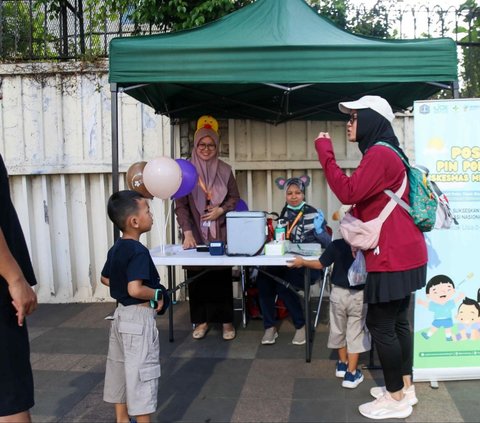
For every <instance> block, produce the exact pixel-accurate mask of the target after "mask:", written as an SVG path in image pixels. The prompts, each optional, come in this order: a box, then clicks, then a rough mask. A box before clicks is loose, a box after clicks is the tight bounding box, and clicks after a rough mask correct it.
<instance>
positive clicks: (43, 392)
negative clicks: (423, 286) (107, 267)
mask: <svg viewBox="0 0 480 423" xmlns="http://www.w3.org/2000/svg"><path fill="white" fill-rule="evenodd" d="M114 307H115V305H114V304H113V303H108V304H62V305H40V307H39V308H38V310H37V311H36V312H35V313H34V314H33V315H32V316H31V317H30V318H29V321H28V324H29V331H30V337H31V351H32V354H31V359H32V366H33V369H34V378H35V400H36V405H35V407H34V408H33V409H32V417H33V421H34V422H57V421H59V422H113V421H114V412H113V407H112V406H111V405H110V404H106V403H104V402H103V401H102V390H103V378H104V370H105V357H106V352H107V343H108V328H109V324H110V322H109V321H108V320H105V319H104V317H105V316H106V315H107V314H108V313H110V312H111V311H112V310H113V309H114ZM323 309H324V310H326V309H327V307H323ZM323 313H325V311H324V312H323ZM323 313H322V314H323ZM174 315H175V317H174V322H175V341H174V342H169V340H168V331H167V328H168V318H167V317H166V316H162V317H159V318H158V327H159V329H160V333H161V335H160V337H161V341H160V344H161V359H162V377H161V379H160V389H159V394H158V395H159V408H158V411H157V412H156V413H155V421H158V422H323V421H325V422H357V421H358V422H362V421H367V420H368V419H365V418H363V417H362V416H361V415H360V414H359V413H358V410H357V408H358V405H359V404H361V403H363V402H366V401H369V400H370V397H369V393H368V391H369V389H370V387H371V386H374V385H375V384H376V383H381V381H382V377H381V371H380V370H364V373H365V381H364V382H363V383H362V384H361V385H360V386H359V387H358V388H357V389H344V388H342V387H341V383H340V379H337V378H335V376H334V365H335V357H334V355H332V353H331V351H330V350H328V349H327V348H326V339H327V331H328V328H327V326H326V324H325V323H322V322H325V320H326V319H325V318H324V316H322V319H321V323H320V324H319V326H318V327H317V330H316V335H315V341H314V347H313V355H312V361H311V363H306V362H305V350H304V348H303V347H299V346H294V345H292V344H291V339H292V337H293V332H294V330H293V327H292V326H291V324H290V322H289V321H288V320H285V321H283V322H282V326H281V328H280V336H279V338H278V339H277V343H276V344H275V345H271V346H262V345H260V339H261V337H262V334H263V329H262V324H261V321H259V320H252V321H250V322H249V324H248V326H247V328H245V329H244V328H242V327H241V325H240V324H237V327H238V330H237V338H236V339H235V340H234V341H231V342H225V341H223V340H222V339H221V331H220V329H219V328H212V329H211V330H210V331H209V332H208V334H207V337H206V338H205V339H203V340H200V341H197V340H193V339H192V338H191V335H190V332H191V329H190V328H191V325H190V323H189V320H188V304H186V303H178V304H176V305H175V306H174ZM238 318H239V320H240V316H238ZM369 363H370V357H369V354H365V355H364V356H362V364H364V365H367V364H369ZM375 364H378V363H375ZM479 364H480V363H479ZM416 388H417V396H418V397H419V400H420V402H419V404H418V405H416V406H415V408H414V412H413V414H412V415H411V416H410V417H409V418H408V419H406V420H405V421H407V422H478V421H480V401H479V398H480V396H479V392H480V381H478V380H475V381H455V382H445V383H442V382H440V383H439V388H438V389H432V388H431V387H430V385H429V384H427V383H418V384H417V385H416ZM397 421H398V420H397Z"/></svg>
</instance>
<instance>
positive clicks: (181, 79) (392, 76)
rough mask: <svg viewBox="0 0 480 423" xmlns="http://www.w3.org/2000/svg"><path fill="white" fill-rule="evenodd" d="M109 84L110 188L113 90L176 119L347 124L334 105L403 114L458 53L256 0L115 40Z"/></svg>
mask: <svg viewBox="0 0 480 423" xmlns="http://www.w3.org/2000/svg"><path fill="white" fill-rule="evenodd" d="M109 81H110V83H111V84H110V85H111V91H112V137H113V140H112V141H113V147H112V148H113V180H114V184H115V181H116V180H117V179H118V159H117V155H118V146H117V143H118V133H117V126H118V122H117V119H118V115H117V95H118V92H126V93H128V94H129V95H130V96H132V97H134V98H136V99H137V100H139V101H141V102H143V103H145V104H148V105H150V106H151V107H152V108H153V109H154V110H155V111H156V112H157V113H160V114H164V115H167V116H169V117H170V118H171V119H172V120H173V121H175V120H176V119H179V118H190V119H193V118H197V117H198V116H200V115H204V114H212V115H214V116H216V117H218V118H237V119H256V120H262V121H266V122H270V123H273V124H277V123H282V122H285V121H287V120H291V119H297V120H298V119H302V120H344V119H345V115H342V114H340V113H339V111H338V108H337V104H338V102H339V101H343V100H349V99H356V98H358V97H360V96H362V95H365V94H376V95H381V96H382V97H384V98H386V99H387V100H388V101H389V102H390V104H391V105H392V107H393V108H394V109H395V110H401V109H405V108H406V107H408V106H411V105H412V104H413V101H414V100H417V99H424V98H428V97H429V96H430V95H432V94H433V93H435V92H437V91H438V90H440V89H441V88H450V89H454V87H456V81H457V56H456V46H455V42H454V41H453V40H452V39H450V38H440V39H424V40H380V39H375V38H370V37H363V36H357V35H353V34H351V33H349V32H347V31H344V30H342V29H340V28H338V27H337V26H335V25H334V24H332V23H331V22H330V21H329V20H327V19H325V18H323V17H321V16H319V15H318V14H317V13H316V12H315V11H314V10H313V9H312V8H311V7H310V6H309V5H308V4H306V3H305V2H304V0H258V1H256V2H255V3H252V4H250V5H249V6H246V7H244V8H242V9H240V10H238V11H236V12H233V13H231V14H229V15H227V16H224V17H223V18H221V19H219V20H217V21H215V22H212V23H210V24H207V25H204V26H202V27H199V28H195V29H192V30H186V31H179V32H174V33H167V34H159V35H152V36H139V37H128V38H115V39H113V40H112V41H111V43H110V75H109ZM115 188H117V189H118V185H117V186H115V185H114V191H115V190H116V189H115Z"/></svg>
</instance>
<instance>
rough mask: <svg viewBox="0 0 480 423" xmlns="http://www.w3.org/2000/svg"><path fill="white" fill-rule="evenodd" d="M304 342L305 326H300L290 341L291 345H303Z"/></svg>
mask: <svg viewBox="0 0 480 423" xmlns="http://www.w3.org/2000/svg"><path fill="white" fill-rule="evenodd" d="M305 342H307V341H306V340H305V326H302V327H301V328H300V329H297V330H296V331H295V336H294V337H293V339H292V344H293V345H304V344H305Z"/></svg>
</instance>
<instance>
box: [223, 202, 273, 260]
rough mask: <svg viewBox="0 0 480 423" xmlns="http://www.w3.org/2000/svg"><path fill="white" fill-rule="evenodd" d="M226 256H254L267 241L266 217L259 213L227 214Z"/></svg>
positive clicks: (233, 212) (263, 213) (234, 212)
mask: <svg viewBox="0 0 480 423" xmlns="http://www.w3.org/2000/svg"><path fill="white" fill-rule="evenodd" d="M226 217H227V255H229V256H254V255H256V254H259V253H261V252H262V249H263V245H264V244H265V241H266V239H267V216H266V214H265V212H259V211H242V212H237V211H231V212H228V213H227V216H226Z"/></svg>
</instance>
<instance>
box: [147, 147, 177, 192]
mask: <svg viewBox="0 0 480 423" xmlns="http://www.w3.org/2000/svg"><path fill="white" fill-rule="evenodd" d="M143 183H144V185H145V188H147V190H148V192H149V193H150V194H152V195H153V196H155V197H158V198H161V199H162V200H166V199H167V198H169V197H171V196H172V195H173V194H175V193H176V192H177V190H178V188H179V187H180V184H181V183H182V169H181V168H180V165H179V164H178V163H177V162H176V161H175V160H173V159H172V158H170V157H166V156H161V157H156V158H155V159H152V160H150V161H148V162H147V164H146V165H145V168H144V169H143Z"/></svg>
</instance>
